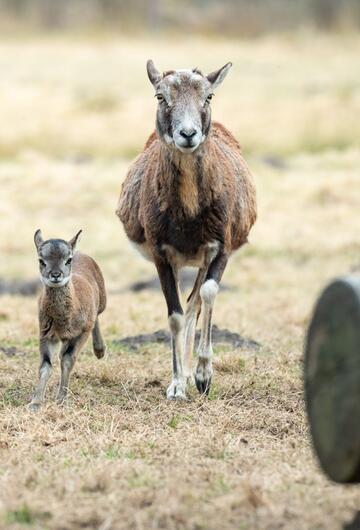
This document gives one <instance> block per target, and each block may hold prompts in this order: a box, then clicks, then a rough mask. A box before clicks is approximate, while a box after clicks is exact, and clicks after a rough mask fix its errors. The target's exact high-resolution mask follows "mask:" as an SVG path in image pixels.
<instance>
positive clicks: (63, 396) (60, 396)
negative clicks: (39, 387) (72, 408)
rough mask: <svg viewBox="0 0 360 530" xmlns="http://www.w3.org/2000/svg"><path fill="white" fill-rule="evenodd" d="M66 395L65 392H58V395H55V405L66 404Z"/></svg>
mask: <svg viewBox="0 0 360 530" xmlns="http://www.w3.org/2000/svg"><path fill="white" fill-rule="evenodd" d="M66 397H67V394H65V393H63V392H59V393H58V395H57V396H56V403H57V405H66V401H67V400H66Z"/></svg>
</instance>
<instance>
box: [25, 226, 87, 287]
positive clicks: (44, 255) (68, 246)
mask: <svg viewBox="0 0 360 530" xmlns="http://www.w3.org/2000/svg"><path fill="white" fill-rule="evenodd" d="M81 232H82V230H79V232H78V233H77V234H76V235H75V236H74V237H73V238H72V239H70V241H65V240H64V239H48V240H47V241H44V239H43V237H42V235H41V230H36V232H35V235H34V241H35V246H36V250H37V254H38V258H39V269H40V277H41V280H42V282H43V283H44V284H45V285H47V286H48V287H63V286H64V285H66V284H67V283H68V282H69V280H70V277H71V263H72V259H73V254H74V251H75V247H76V244H77V242H78V239H79V236H80V234H81Z"/></svg>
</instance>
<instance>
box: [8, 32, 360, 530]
mask: <svg viewBox="0 0 360 530" xmlns="http://www.w3.org/2000/svg"><path fill="white" fill-rule="evenodd" d="M359 54H360V38H358V37H355V36H351V37H350V36H348V37H342V38H340V37H339V38H332V39H330V38H327V37H316V38H315V37H314V36H311V35H306V34H304V35H302V36H297V37H292V38H290V37H283V38H281V39H280V38H275V37H274V38H267V39H259V40H256V41H253V42H245V41H244V42H235V41H220V40H219V41H207V40H194V39H190V38H186V39H184V38H182V39H181V43H180V42H179V39H175V38H172V39H169V40H168V41H165V40H160V41H157V42H155V41H152V40H143V41H131V40H126V41H122V40H116V41H115V40H104V39H94V38H93V39H88V40H86V41H85V40H81V39H77V40H76V39H73V40H70V39H68V40H60V39H56V38H53V39H47V38H43V39H40V38H38V39H36V40H27V41H25V40H24V41H20V42H14V41H11V40H8V41H2V42H1V43H0V68H1V70H0V72H1V74H0V75H1V77H0V116H1V120H0V190H1V191H0V256H1V259H0V279H1V278H5V279H32V278H34V277H36V275H37V260H36V256H35V249H34V246H33V233H34V231H35V229H37V228H39V227H40V228H41V229H42V231H43V235H44V236H45V237H64V238H70V237H71V236H72V235H74V234H75V232H76V231H77V230H78V229H79V228H83V230H84V234H83V238H82V241H81V243H80V248H81V250H83V251H85V252H88V253H90V254H91V255H92V256H94V257H95V258H96V259H97V261H98V262H99V264H100V265H101V267H102V269H103V271H104V275H105V278H106V280H107V286H108V291H109V302H108V309H107V311H106V313H105V314H104V315H103V317H102V318H101V322H102V327H103V330H104V335H105V338H106V342H107V345H108V355H107V357H106V358H105V359H103V360H101V361H98V360H97V359H95V357H94V356H93V354H92V352H91V349H90V345H89V346H88V347H87V349H86V351H85V352H84V353H83V355H82V356H81V357H80V359H79V360H78V363H77V365H76V367H75V370H74V374H73V377H72V381H71V398H70V401H69V404H68V406H67V407H63V408H59V407H58V406H57V405H56V404H55V403H54V395H55V392H56V386H57V382H58V375H59V370H58V367H57V369H56V370H54V374H53V377H52V380H51V383H50V386H49V389H48V394H47V402H46V405H45V406H44V408H43V409H42V410H41V412H40V413H38V414H31V413H30V412H29V411H28V409H27V407H26V405H27V403H28V402H29V400H30V398H31V394H32V391H33V387H34V383H35V381H36V378H37V367H38V348H37V314H36V298H35V297H29V298H24V297H20V296H8V295H4V296H2V297H1V299H0V303H1V306H0V528H4V529H7V528H9V529H11V530H16V529H19V530H20V529H23V528H25V527H29V528H34V529H43V530H45V529H54V530H55V529H56V530H79V529H84V528H86V529H94V530H95V529H96V530H117V529H134V530H135V529H136V530H147V529H157V528H164V529H192V530H201V529H204V530H205V529H219V528H221V529H239V530H240V529H280V528H283V529H296V530H302V529H309V530H310V529H311V530H314V529H326V530H333V529H334V530H335V529H340V528H342V526H343V524H344V522H345V521H348V520H351V518H352V517H353V516H354V510H355V509H358V508H359V506H360V490H359V488H356V487H340V486H336V485H333V484H331V483H330V482H328V481H327V480H326V479H325V478H324V477H323V475H322V473H321V472H320V470H319V468H318V466H317V463H316V461H315V459H314V457H313V455H312V451H311V447H310V443H309V438H308V431H307V425H306V419H305V416H304V405H303V397H302V393H303V391H302V380H301V379H302V347H303V339H304V332H305V329H306V325H307V322H308V318H309V315H310V313H311V309H312V306H313V303H314V300H315V297H316V296H317V294H318V293H319V291H320V289H321V288H322V286H323V285H324V284H325V283H326V282H327V281H328V280H329V279H331V278H332V277H334V276H336V275H339V274H343V273H347V272H348V271H349V270H351V269H352V268H354V267H356V266H357V265H358V264H359V262H360V216H359V204H360V186H359V167H360V145H359V143H360V120H359V113H360V81H359V75H358V74H359V69H358V65H359V62H358V61H359ZM148 57H152V58H153V59H154V60H155V63H156V64H157V65H158V67H159V68H160V69H164V70H165V69H168V68H172V67H183V66H190V67H195V66H198V67H200V68H202V69H204V70H205V71H206V70H212V69H215V68H216V67H219V66H221V65H222V64H224V63H226V62H227V61H228V60H232V61H233V62H234V67H233V71H232V72H231V73H230V74H229V76H228V78H227V79H226V81H225V82H224V85H223V86H222V87H221V89H219V90H218V93H217V95H216V98H214V101H213V116H214V117H215V118H216V119H218V120H221V121H223V122H224V123H225V124H226V125H228V127H229V128H231V129H232V130H233V131H234V132H235V133H236V135H237V137H238V138H239V140H240V142H241V143H242V145H243V147H244V151H245V154H246V156H247V159H248V162H249V165H250V167H251V169H252V171H253V173H254V176H255V179H256V184H257V189H258V201H259V219H258V222H257V224H256V227H255V228H254V230H253V232H252V234H251V238H250V239H251V244H250V245H248V246H247V247H246V248H244V249H243V250H242V251H241V252H239V253H238V254H237V255H235V256H234V257H233V258H232V260H231V262H230V264H229V266H228V270H227V271H226V274H225V277H224V282H226V283H227V284H228V286H230V287H231V288H230V289H228V290H224V291H223V292H221V293H220V295H219V297H218V299H217V303H216V310H215V318H214V319H215V323H216V324H217V325H218V326H219V327H221V328H228V329H230V330H231V331H236V332H238V333H240V334H241V335H243V336H245V337H248V338H251V339H253V340H256V341H257V342H258V343H259V344H260V347H259V348H258V350H256V351H254V350H247V349H246V348H245V349H240V350H233V349H232V348H230V347H229V346H226V345H218V346H217V348H216V355H215V377H214V384H213V387H212V390H211V393H210V397H209V399H203V398H201V397H199V395H198V394H197V392H196V390H195V389H191V390H190V393H189V394H190V399H189V401H188V402H186V403H173V402H167V401H166V399H165V390H166V387H167V385H168V383H169V382H170V376H171V360H170V353H169V348H168V347H165V346H163V345H154V344H152V343H150V342H149V344H144V345H143V347H141V348H140V349H139V351H137V352H133V351H131V350H130V349H128V348H125V347H122V346H120V345H119V344H118V343H117V340H118V339H120V338H122V337H124V336H127V335H136V334H139V333H145V332H146V333H150V332H153V331H155V330H158V329H161V328H165V327H166V324H167V322H166V311H165V304H164V301H163V298H162V295H161V293H160V292H158V291H149V290H145V291H142V292H139V293H133V292H131V291H129V289H128V288H127V287H128V286H129V285H130V284H131V283H132V282H135V281H139V280H143V279H148V278H151V277H152V276H153V274H154V270H153V267H152V266H151V265H150V264H148V263H146V262H145V261H143V260H142V259H141V257H139V256H138V255H137V254H136V253H135V251H134V250H133V249H132V248H131V246H130V245H129V244H128V242H127V241H126V238H125V236H124V234H123V232H122V229H121V226H120V224H119V222H118V220H117V218H116V217H115V215H114V211H115V207H116V201H117V197H118V193H119V190H120V185H121V181H122V180H123V178H124V176H125V173H126V169H127V167H128V165H129V162H130V159H131V158H132V157H133V156H134V155H135V154H136V153H137V152H138V151H139V150H140V149H141V146H142V145H143V143H144V141H145V139H146V137H147V135H148V134H149V133H150V131H151V130H152V127H153V123H154V112H155V100H154V98H153V92H152V89H151V86H150V84H149V82H148V80H147V78H146V74H145V61H146V59H147V58H148Z"/></svg>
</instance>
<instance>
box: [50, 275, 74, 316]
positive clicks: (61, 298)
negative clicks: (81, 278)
mask: <svg viewBox="0 0 360 530" xmlns="http://www.w3.org/2000/svg"><path fill="white" fill-rule="evenodd" d="M45 300H46V306H47V310H48V311H49V312H51V316H52V317H53V318H55V317H56V316H57V315H61V316H62V315H64V314H70V312H71V310H72V308H73V305H74V303H73V285H72V281H71V280H69V281H68V283H67V284H66V285H64V286H63V287H49V286H45Z"/></svg>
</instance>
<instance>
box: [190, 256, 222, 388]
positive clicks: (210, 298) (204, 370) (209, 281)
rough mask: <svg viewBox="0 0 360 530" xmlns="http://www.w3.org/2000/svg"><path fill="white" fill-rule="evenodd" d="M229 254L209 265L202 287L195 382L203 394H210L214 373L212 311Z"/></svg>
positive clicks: (219, 257) (217, 258) (218, 257)
mask: <svg viewBox="0 0 360 530" xmlns="http://www.w3.org/2000/svg"><path fill="white" fill-rule="evenodd" d="M227 259H228V258H227V256H226V255H225V254H224V253H220V254H218V256H217V257H216V258H215V259H214V261H213V262H212V264H211V265H210V267H209V271H208V273H207V275H206V280H205V282H204V284H203V285H202V286H201V288H200V297H201V301H202V327H201V336H200V342H199V348H198V362H197V366H196V370H195V384H196V387H197V389H198V391H199V392H200V393H201V394H206V395H208V394H209V391H210V385H211V380H212V375H213V368H212V356H213V349H212V342H211V335H212V313H213V308H214V303H215V298H216V295H217V293H218V291H219V283H220V280H221V277H222V274H223V272H224V270H225V267H226V264H227Z"/></svg>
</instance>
